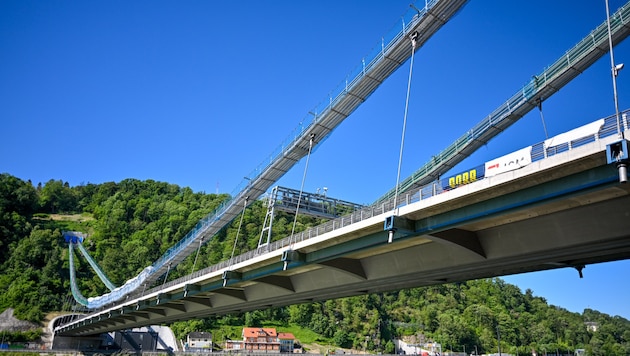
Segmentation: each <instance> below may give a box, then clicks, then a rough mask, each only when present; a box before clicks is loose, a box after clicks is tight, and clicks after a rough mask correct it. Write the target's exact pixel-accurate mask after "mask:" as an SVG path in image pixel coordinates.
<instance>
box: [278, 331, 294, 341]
mask: <svg viewBox="0 0 630 356" xmlns="http://www.w3.org/2000/svg"><path fill="white" fill-rule="evenodd" d="M278 339H280V340H295V336H293V334H291V333H278Z"/></svg>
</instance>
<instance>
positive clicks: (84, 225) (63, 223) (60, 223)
mask: <svg viewBox="0 0 630 356" xmlns="http://www.w3.org/2000/svg"><path fill="white" fill-rule="evenodd" d="M33 220H34V221H36V222H37V224H39V225H40V226H41V227H43V228H45V229H51V230H55V229H59V230H62V231H82V232H90V231H92V228H91V225H92V223H93V222H94V221H96V220H95V219H94V217H93V216H92V214H90V213H83V214H41V213H38V214H34V215H33Z"/></svg>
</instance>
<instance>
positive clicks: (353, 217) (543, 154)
mask: <svg viewBox="0 0 630 356" xmlns="http://www.w3.org/2000/svg"><path fill="white" fill-rule="evenodd" d="M628 115H630V110H626V111H624V112H622V113H620V116H621V117H622V123H621V126H622V129H624V130H626V131H628V130H630V122H629V120H628ZM616 134H617V117H616V115H612V116H609V117H606V118H605V119H604V125H603V126H602V128H601V129H600V130H599V132H598V133H597V134H595V135H589V136H585V137H580V138H577V139H575V140H573V141H570V142H568V143H562V144H560V145H557V146H552V147H544V141H542V142H539V143H536V144H534V145H532V151H531V152H532V154H531V155H532V156H531V158H532V162H536V161H540V160H543V159H545V158H548V157H551V156H554V155H556V154H559V153H562V152H566V151H570V150H572V149H574V148H576V147H580V146H583V145H586V144H588V143H591V142H594V141H597V140H599V139H601V138H604V137H608V136H612V135H616ZM482 179H484V178H481V179H478V180H482ZM445 180H447V179H441V180H437V181H435V182H433V183H430V184H427V185H424V186H422V187H420V188H417V189H413V190H411V191H408V192H406V193H402V194H399V196H398V199H397V205H398V207H401V206H405V205H409V204H412V203H416V202H418V201H421V200H426V199H430V198H431V197H434V196H437V195H439V194H441V193H443V192H444V190H443V188H442V187H443V186H444V184H445ZM454 189H457V188H454ZM394 208H395V207H394V198H390V199H388V200H386V201H384V202H381V203H378V204H375V205H371V206H368V207H365V208H363V209H360V210H357V211H355V212H353V213H352V214H349V215H345V216H342V217H340V218H337V219H335V220H331V221H328V222H326V223H324V224H321V225H318V226H314V227H312V228H309V229H307V230H305V231H302V232H299V233H297V234H294V235H292V236H287V237H285V238H283V239H281V240H278V241H274V242H271V243H270V244H269V245H266V246H264V247H260V248H258V249H256V250H252V251H249V252H246V253H244V254H242V255H239V256H235V257H233V258H231V259H229V260H226V261H222V262H220V263H217V264H215V265H212V266H209V267H207V268H204V269H201V270H199V271H196V272H194V273H192V274H190V275H187V276H184V277H181V278H178V279H175V280H173V281H170V282H167V283H165V284H164V285H163V286H159V287H156V288H153V289H151V290H149V291H147V292H146V293H137V294H134V295H132V296H130V298H132V299H133V298H139V297H142V295H144V294H151V293H155V292H159V291H160V290H162V289H164V288H168V287H171V286H175V285H178V284H182V283H185V282H187V281H190V280H193V279H195V278H198V277H201V276H203V275H206V274H208V273H213V272H217V271H221V270H224V269H227V268H229V267H230V266H233V265H235V264H238V263H241V262H245V261H247V260H250V259H252V258H255V257H258V256H261V255H264V254H267V253H269V252H272V251H277V250H283V249H286V248H289V247H290V246H291V245H293V244H295V243H296V242H301V241H305V240H308V239H312V238H314V237H318V236H321V235H323V234H325V233H328V232H331V231H334V230H337V229H340V228H343V227H346V226H349V225H352V224H354V223H358V222H361V221H363V220H366V219H369V218H372V217H374V216H378V215H382V214H385V213H386V212H391V211H393V210H394Z"/></svg>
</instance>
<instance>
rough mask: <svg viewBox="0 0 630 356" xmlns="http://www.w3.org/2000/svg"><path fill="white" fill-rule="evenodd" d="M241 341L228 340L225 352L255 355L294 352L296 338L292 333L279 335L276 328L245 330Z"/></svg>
mask: <svg viewBox="0 0 630 356" xmlns="http://www.w3.org/2000/svg"><path fill="white" fill-rule="evenodd" d="M241 336H242V339H241V340H226V342H225V351H237V352H239V351H244V352H253V353H256V352H258V353H260V352H264V353H281V352H283V353H284V352H293V348H294V345H295V337H294V336H293V334H291V333H277V332H276V329H275V328H243V331H242V333H241Z"/></svg>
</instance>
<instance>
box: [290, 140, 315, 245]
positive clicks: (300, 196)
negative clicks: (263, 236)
mask: <svg viewBox="0 0 630 356" xmlns="http://www.w3.org/2000/svg"><path fill="white" fill-rule="evenodd" d="M314 137H315V134H311V137H310V139H309V141H308V154H307V155H306V165H305V166H304V174H303V175H302V185H301V186H300V194H299V195H298V202H297V206H296V207H295V218H293V227H292V228H291V236H290V237H289V246H291V244H292V243H293V234H294V233H295V225H296V224H297V217H298V212H299V211H300V203H301V202H302V193H303V192H304V181H305V180H306V171H307V170H308V161H309V160H310V158H311V152H312V151H313V138H314Z"/></svg>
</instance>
